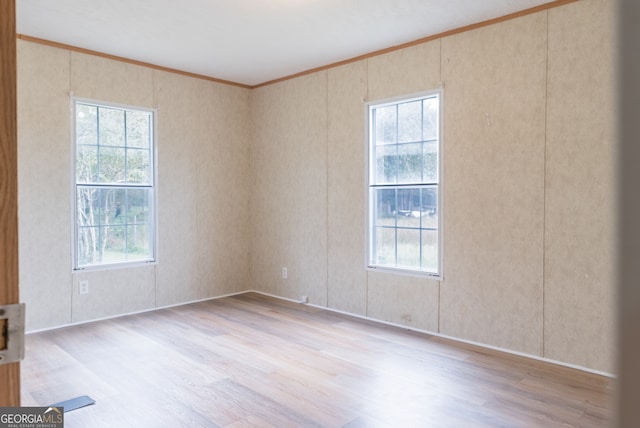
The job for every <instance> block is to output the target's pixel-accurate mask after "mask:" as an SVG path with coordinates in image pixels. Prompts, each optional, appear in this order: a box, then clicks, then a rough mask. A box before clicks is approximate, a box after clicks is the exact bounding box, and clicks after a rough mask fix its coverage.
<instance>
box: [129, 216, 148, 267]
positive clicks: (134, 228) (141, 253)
mask: <svg viewBox="0 0 640 428" xmlns="http://www.w3.org/2000/svg"><path fill="white" fill-rule="evenodd" d="M149 236H150V235H149V226H148V225H146V224H133V225H130V226H128V228H127V260H130V261H131V260H147V259H149V258H150V257H151V243H150V239H149Z"/></svg>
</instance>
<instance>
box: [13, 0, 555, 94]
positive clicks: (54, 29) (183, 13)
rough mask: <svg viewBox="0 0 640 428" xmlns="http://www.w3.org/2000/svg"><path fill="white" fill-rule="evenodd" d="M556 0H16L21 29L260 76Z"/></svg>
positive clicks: (246, 79) (205, 69) (157, 60)
mask: <svg viewBox="0 0 640 428" xmlns="http://www.w3.org/2000/svg"><path fill="white" fill-rule="evenodd" d="M550 2H551V1H550V0H17V1H16V5H17V31H18V33H19V34H24V35H27V36H31V37H37V38H41V39H46V40H49V41H53V42H58V43H63V44H67V45H72V46H76V47H80V48H84V49H90V50H93V51H98V52H102V53H107V54H111V55H116V56H120V57H124V58H128V59H133V60H137V61H142V62H146V63H151V64H155V65H159V66H163V67H168V68H173V69H177V70H182V71H187V72H191V73H196V74H200V75H204V76H209V77H214V78H218V79H223V80H228V81H232V82H237V83H242V84H246V85H251V86H253V85H257V84H260V83H264V82H267V81H270V80H274V79H278V78H281V77H285V76H289V75H291V74H295V73H298V72H302V71H306V70H310V69H313V68H316V67H322V66H325V65H329V64H332V63H335V62H339V61H342V60H347V59H351V58H354V57H357V56H360V55H364V54H367V53H371V52H375V51H378V50H381V49H385V48H388V47H393V46H396V45H399V44H403V43H407V42H411V41H414V40H418V39H421V38H424V37H428V36H431V35H435V34H439V33H442V32H444V31H448V30H452V29H456V28H460V27H463V26H466V25H469V24H474V23H478V22H482V21H485V20H488V19H492V18H497V17H501V16H504V15H507V14H510V13H512V12H517V11H521V10H524V9H528V8H531V7H535V6H538V5H541V4H544V3H550Z"/></svg>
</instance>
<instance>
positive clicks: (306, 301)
mask: <svg viewBox="0 0 640 428" xmlns="http://www.w3.org/2000/svg"><path fill="white" fill-rule="evenodd" d="M300 303H309V296H302V297H301V298H300Z"/></svg>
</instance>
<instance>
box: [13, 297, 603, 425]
mask: <svg viewBox="0 0 640 428" xmlns="http://www.w3.org/2000/svg"><path fill="white" fill-rule="evenodd" d="M22 367H23V369H22V401H23V405H38V406H44V405H47V404H51V403H54V402H58V401H63V400H66V399H70V398H73V397H76V396H79V395H90V396H91V397H92V398H94V399H95V400H96V404H95V405H92V406H88V407H85V408H81V409H78V410H75V411H72V412H69V413H67V414H65V422H66V425H65V426H67V427H69V428H73V427H79V428H84V427H119V428H120V427H154V428H158V427H234V428H241V427H267V428H271V427H279V428H280V427H349V428H357V427H455V428H458V427H465V428H466V427H492V428H493V427H545V428H547V427H581V428H582V427H598V428H600V427H603V426H608V425H610V423H611V421H612V413H611V412H612V408H613V406H612V403H611V398H612V395H613V380H612V379H609V378H606V377H602V376H598V375H595V374H591V373H586V372H583V371H579V370H575V369H571V368H566V367H562V366H558V365H554V364H550V363H546V362H541V361H537V360H532V359H529V358H525V357H520V356H515V355H511V354H505V353H501V352H498V351H494V350H490V349H486V348H481V347H477V346H473V345H469V344H463V343H458V342H454V341H451V340H447V339H444V338H440V337H437V336H432V335H428V334H422V333H418V332H413V331H409V330H407V329H402V328H399V327H393V326H388V325H384V324H380V323H376V322H373V321H369V320H363V319H359V318H356V317H351V316H348V315H344V314H339V313H334V312H330V311H326V310H322V309H320V308H316V307H312V306H308V305H302V304H297V303H292V302H288V301H285V300H280V299H276V298H273V297H269V296H263V295H259V294H256V293H247V294H243V295H238V296H234V297H227V298H223V299H218V300H211V301H207V302H200V303H194V304H190V305H184V306H180V307H174V308H168V309H162V310H158V311H153V312H148V313H143V314H137V315H131V316H125V317H120V318H116V319H112V320H106V321H98V322H94V323H88V324H84V325H79V326H73V327H66V328H62V329H58V330H53V331H49V332H41V333H35V334H30V335H28V336H27V356H26V358H25V360H24V362H23V365H22Z"/></svg>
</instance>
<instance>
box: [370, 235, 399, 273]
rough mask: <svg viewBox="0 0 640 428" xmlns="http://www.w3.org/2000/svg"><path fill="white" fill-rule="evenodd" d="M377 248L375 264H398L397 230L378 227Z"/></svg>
mask: <svg viewBox="0 0 640 428" xmlns="http://www.w3.org/2000/svg"><path fill="white" fill-rule="evenodd" d="M375 232H376V246H375V254H374V259H373V263H375V264H378V265H387V266H395V264H396V229H393V228H385V227H377V228H376V230H375Z"/></svg>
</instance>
